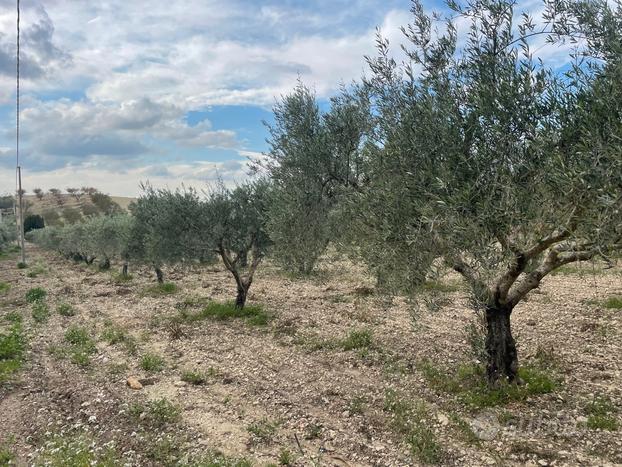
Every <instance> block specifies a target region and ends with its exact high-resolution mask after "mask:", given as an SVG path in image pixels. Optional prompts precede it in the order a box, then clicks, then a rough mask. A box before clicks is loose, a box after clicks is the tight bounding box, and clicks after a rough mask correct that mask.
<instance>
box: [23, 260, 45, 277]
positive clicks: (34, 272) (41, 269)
mask: <svg viewBox="0 0 622 467" xmlns="http://www.w3.org/2000/svg"><path fill="white" fill-rule="evenodd" d="M47 272H48V271H47V269H46V268H45V266H44V265H43V264H41V263H37V264H35V265H34V266H33V267H31V268H30V270H29V271H28V273H27V274H26V277H30V278H35V277H37V276H39V275H41V274H45V273H47Z"/></svg>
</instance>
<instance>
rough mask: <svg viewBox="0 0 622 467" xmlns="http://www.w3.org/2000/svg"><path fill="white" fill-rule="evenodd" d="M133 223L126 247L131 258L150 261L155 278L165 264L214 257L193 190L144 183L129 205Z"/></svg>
mask: <svg viewBox="0 0 622 467" xmlns="http://www.w3.org/2000/svg"><path fill="white" fill-rule="evenodd" d="M130 211H131V213H132V215H133V217H134V225H133V228H132V233H131V235H130V245H129V251H130V256H131V257H132V259H133V260H136V261H139V262H142V263H144V264H149V265H151V266H152V267H153V268H154V270H155V272H156V278H157V280H158V282H160V283H161V282H163V281H164V275H163V272H162V266H163V265H165V264H169V265H171V264H176V263H192V262H195V261H198V260H200V259H205V260H207V259H208V258H210V257H213V252H212V251H211V245H210V244H209V243H208V240H207V239H206V237H207V232H208V226H207V225H205V217H204V215H203V212H202V205H201V200H200V198H199V196H198V194H197V193H196V191H195V190H192V189H187V190H177V191H170V190H156V189H154V188H153V187H150V186H144V187H143V193H142V194H141V196H140V197H139V198H138V199H137V200H136V201H135V202H133V203H132V204H131V205H130Z"/></svg>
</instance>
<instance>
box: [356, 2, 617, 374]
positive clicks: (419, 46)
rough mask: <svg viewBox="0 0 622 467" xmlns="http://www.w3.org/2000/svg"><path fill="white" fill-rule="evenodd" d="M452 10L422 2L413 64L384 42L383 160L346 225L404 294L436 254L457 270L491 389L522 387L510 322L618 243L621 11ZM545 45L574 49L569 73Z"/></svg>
mask: <svg viewBox="0 0 622 467" xmlns="http://www.w3.org/2000/svg"><path fill="white" fill-rule="evenodd" d="M449 7H450V9H451V10H452V15H453V17H451V18H447V19H446V20H445V21H444V22H441V21H439V20H438V18H436V17H431V16H428V15H427V14H425V12H424V10H423V7H422V6H421V4H420V3H419V2H417V1H415V2H413V4H412V13H413V21H412V24H410V25H408V26H407V27H405V28H404V30H403V32H404V34H405V45H404V46H403V50H404V51H405V53H406V56H407V60H406V61H405V62H404V63H397V62H396V61H395V60H394V59H392V58H391V54H390V48H389V44H388V42H387V41H386V40H384V39H383V38H381V37H380V38H379V39H378V49H379V54H378V56H377V57H375V58H372V59H369V64H370V69H371V73H370V76H369V78H367V79H366V80H365V85H366V87H367V89H368V90H369V92H370V94H371V96H372V97H371V101H372V102H373V105H374V107H373V109H372V112H371V114H372V115H373V117H374V129H373V132H372V133H371V134H370V135H371V136H370V138H372V139H373V140H374V142H375V148H372V149H370V150H369V159H368V160H367V164H366V166H365V171H366V174H367V176H368V180H369V183H368V184H367V185H366V186H365V187H363V189H361V190H358V191H355V192H353V193H352V194H351V197H350V203H352V204H351V206H352V208H351V209H350V210H349V211H350V213H351V218H352V224H351V229H353V230H355V231H356V232H357V235H356V238H357V239H358V243H359V245H360V251H361V252H362V253H363V255H364V257H366V259H368V261H370V262H371V263H372V264H373V265H374V266H375V267H376V268H378V269H380V270H382V273H383V274H384V277H385V279H386V280H387V281H388V282H390V284H392V285H393V286H395V287H396V288H401V289H413V287H414V286H416V285H417V284H419V283H421V282H422V281H423V280H425V278H426V277H427V276H428V274H430V272H431V271H432V270H433V268H434V267H435V266H437V265H438V259H439V258H440V259H442V260H443V261H444V262H445V264H447V265H449V266H450V267H451V268H453V269H454V270H455V271H457V272H458V273H460V274H461V275H462V276H463V277H464V279H465V280H466V282H467V283H468V284H469V286H470V289H471V292H472V298H473V303H474V304H475V305H476V306H477V307H479V308H480V309H482V310H483V311H484V313H485V318H486V323H487V337H486V344H485V345H486V352H487V356H488V362H487V374H488V377H489V380H490V382H491V383H496V382H498V381H500V380H502V379H507V380H509V381H512V382H520V378H519V376H518V356H517V350H516V345H515V341H514V338H513V336H512V333H511V328H510V317H511V315H512V312H513V310H515V308H516V307H517V306H518V305H519V304H520V303H521V302H522V301H523V300H524V298H525V297H526V296H527V294H528V293H529V292H530V291H532V290H533V289H535V288H537V287H538V286H539V285H540V283H541V281H542V280H543V279H544V278H545V277H546V276H547V275H548V274H549V273H550V272H551V271H554V270H555V269H556V268H559V267H560V266H562V265H564V264H568V263H571V262H575V261H584V260H591V259H593V258H597V257H599V256H600V257H606V256H607V255H609V254H610V253H611V252H612V251H614V250H616V249H619V248H620V247H621V246H622V149H621V148H622V144H621V141H622V45H621V44H622V40H621V34H622V8H621V7H620V4H619V3H617V6H616V9H615V10H614V7H612V6H611V5H610V4H608V3H607V2H605V1H600V0H599V1H595V2H564V1H561V2H547V3H545V5H544V10H543V22H542V21H541V22H540V23H538V22H537V21H535V20H534V19H532V18H531V17H530V16H529V15H528V14H524V15H522V16H520V18H521V19H520V22H518V24H517V22H516V18H517V13H518V12H515V11H514V3H513V2H511V1H507V0H478V1H470V2H468V3H466V4H465V5H458V4H457V3H455V2H453V1H452V2H449ZM457 24H460V25H461V29H460V30H458V29H457V26H456V25H457ZM461 33H464V36H463V35H462V34H461ZM539 36H546V37H547V40H548V42H550V43H551V45H558V44H562V43H569V44H572V43H573V42H575V47H574V48H573V49H572V53H571V55H570V56H569V60H568V65H567V67H566V69H565V70H563V72H562V71H559V70H555V69H552V68H551V67H547V65H546V63H542V62H540V61H538V60H536V59H534V57H533V54H532V51H531V48H530V38H534V37H539Z"/></svg>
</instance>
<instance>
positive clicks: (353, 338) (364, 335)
mask: <svg viewBox="0 0 622 467" xmlns="http://www.w3.org/2000/svg"><path fill="white" fill-rule="evenodd" d="M371 346H372V335H371V331H369V330H367V329H363V330H353V331H350V333H349V334H348V336H347V337H346V338H345V339H344V340H343V341H342V342H341V347H342V348H343V350H355V349H369V348H370V347H371Z"/></svg>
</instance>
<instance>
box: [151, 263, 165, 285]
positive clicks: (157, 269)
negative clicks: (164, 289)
mask: <svg viewBox="0 0 622 467" xmlns="http://www.w3.org/2000/svg"><path fill="white" fill-rule="evenodd" d="M153 269H154V270H155V273H156V277H157V279H158V284H163V283H164V274H163V273H162V269H160V267H159V266H154V267H153Z"/></svg>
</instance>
